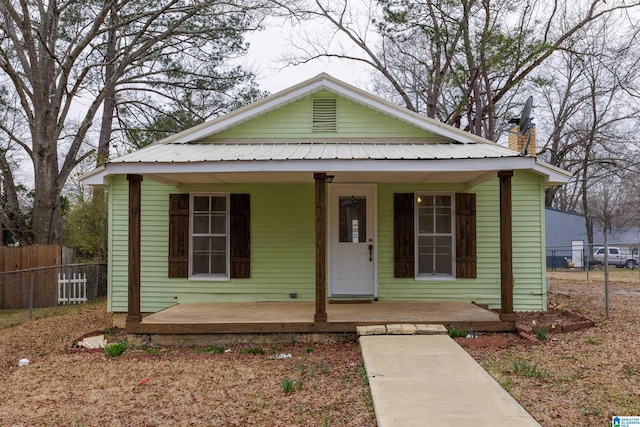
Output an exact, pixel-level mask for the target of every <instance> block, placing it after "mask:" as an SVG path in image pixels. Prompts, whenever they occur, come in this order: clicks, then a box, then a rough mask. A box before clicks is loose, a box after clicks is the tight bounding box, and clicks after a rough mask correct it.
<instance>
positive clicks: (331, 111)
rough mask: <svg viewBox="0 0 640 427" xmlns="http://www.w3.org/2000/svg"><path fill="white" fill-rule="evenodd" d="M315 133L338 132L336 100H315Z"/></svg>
mask: <svg viewBox="0 0 640 427" xmlns="http://www.w3.org/2000/svg"><path fill="white" fill-rule="evenodd" d="M312 130H313V132H337V131H338V103H337V100H336V98H313V128H312Z"/></svg>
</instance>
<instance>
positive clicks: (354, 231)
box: [338, 196, 367, 243]
mask: <svg viewBox="0 0 640 427" xmlns="http://www.w3.org/2000/svg"><path fill="white" fill-rule="evenodd" d="M338 220H339V221H340V224H339V236H338V237H339V241H340V242H342V243H345V242H354V243H358V242H366V241H367V198H366V197H363V196H352V197H340V198H339V200H338Z"/></svg>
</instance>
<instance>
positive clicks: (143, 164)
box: [82, 141, 571, 186]
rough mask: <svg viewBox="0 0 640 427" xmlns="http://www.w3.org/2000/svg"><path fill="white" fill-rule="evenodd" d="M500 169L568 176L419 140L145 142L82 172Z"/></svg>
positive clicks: (95, 180)
mask: <svg viewBox="0 0 640 427" xmlns="http://www.w3.org/2000/svg"><path fill="white" fill-rule="evenodd" d="M499 170H529V171H532V172H533V173H536V174H539V175H541V176H543V177H544V180H545V183H546V185H547V186H554V185H562V184H565V183H566V182H568V181H569V179H570V177H571V175H570V174H569V173H568V172H566V171H564V170H562V169H558V168H555V167H553V166H550V165H548V164H545V163H544V162H540V161H538V160H537V159H536V158H535V157H528V156H521V155H519V154H518V153H516V152H514V151H512V150H509V149H507V148H504V147H501V146H498V145H486V144H475V143H467V144H461V143H455V142H454V143H451V142H448V143H433V142H429V143H424V142H422V143H420V142H392V141H390V142H385V143H381V142H376V143H368V142H353V141H351V142H326V141H322V142H266V141H263V142H251V143H249V142H215V143H198V144H168V145H152V146H149V147H147V148H144V149H141V150H139V151H137V152H135V153H132V154H129V155H127V156H124V157H121V158H119V159H115V160H112V161H110V162H108V163H107V164H105V165H104V166H103V167H100V168H97V169H95V170H94V171H91V172H89V173H88V174H85V175H84V176H83V177H82V179H83V181H84V182H85V183H87V184H89V185H107V184H108V180H109V178H110V177H112V176H116V175H126V174H139V175H143V176H145V178H146V179H150V180H156V181H160V182H165V183H168V184H171V185H176V186H178V185H182V184H195V183H241V182H244V183H257V182H272V183H284V182H309V183H310V182H313V173H314V172H326V173H327V174H329V175H334V176H335V179H334V182H372V181H375V182H418V183H419V182H432V183H434V182H439V183H466V184H467V185H469V186H474V185H477V184H479V183H481V182H484V181H486V180H488V179H491V178H493V177H495V176H496V175H495V173H496V172H497V171H499Z"/></svg>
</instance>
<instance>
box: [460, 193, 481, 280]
mask: <svg viewBox="0 0 640 427" xmlns="http://www.w3.org/2000/svg"><path fill="white" fill-rule="evenodd" d="M477 264H478V262H477V256H476V195H475V194H474V193H456V277H458V278H467V279H475V278H476V277H477V267H476V266H477Z"/></svg>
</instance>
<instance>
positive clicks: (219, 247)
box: [211, 237, 227, 252]
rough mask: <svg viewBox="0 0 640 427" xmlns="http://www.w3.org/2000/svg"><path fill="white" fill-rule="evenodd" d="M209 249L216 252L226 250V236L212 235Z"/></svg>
mask: <svg viewBox="0 0 640 427" xmlns="http://www.w3.org/2000/svg"><path fill="white" fill-rule="evenodd" d="M211 250H213V251H217V252H226V251H227V238H226V237H212V238H211Z"/></svg>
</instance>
